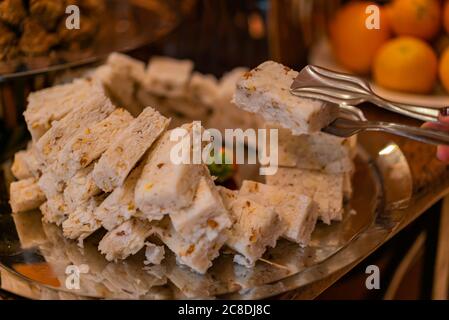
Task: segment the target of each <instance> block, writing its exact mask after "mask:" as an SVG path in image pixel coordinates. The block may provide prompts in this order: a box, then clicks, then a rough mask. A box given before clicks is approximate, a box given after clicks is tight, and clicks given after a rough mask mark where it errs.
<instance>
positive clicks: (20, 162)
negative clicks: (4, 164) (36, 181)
mask: <svg viewBox="0 0 449 320" xmlns="http://www.w3.org/2000/svg"><path fill="white" fill-rule="evenodd" d="M29 153H30V152H29V151H28V150H22V151H19V152H17V153H16V154H15V155H14V161H13V163H12V166H11V172H12V174H13V175H14V177H15V178H16V179H17V180H22V179H28V178H32V177H33V174H32V173H31V171H30V169H29V168H28V164H27V160H26V159H27V158H28V156H29Z"/></svg>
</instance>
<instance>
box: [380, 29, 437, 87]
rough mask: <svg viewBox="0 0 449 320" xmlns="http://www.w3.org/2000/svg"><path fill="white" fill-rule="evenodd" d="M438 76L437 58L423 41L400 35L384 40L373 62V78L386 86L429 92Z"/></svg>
mask: <svg viewBox="0 0 449 320" xmlns="http://www.w3.org/2000/svg"><path fill="white" fill-rule="evenodd" d="M437 75H438V58H437V56H436V54H435V52H434V51H433V49H432V47H430V46H429V45H428V44H427V43H426V42H424V41H422V40H420V39H417V38H412V37H399V38H396V39H393V40H391V41H389V42H387V43H386V44H385V45H384V46H383V47H382V48H381V49H380V50H379V52H378V54H377V55H376V58H375V59H374V64H373V78H374V81H375V82H376V83H377V84H378V85H380V86H382V87H384V88H387V89H392V90H397V91H403V92H410V93H429V92H430V91H432V89H433V88H434V86H435V83H436V80H437Z"/></svg>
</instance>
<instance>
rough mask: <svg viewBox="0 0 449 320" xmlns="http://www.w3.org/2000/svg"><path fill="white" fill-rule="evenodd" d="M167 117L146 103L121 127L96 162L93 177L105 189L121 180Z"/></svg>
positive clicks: (115, 186) (122, 180)
mask: <svg viewBox="0 0 449 320" xmlns="http://www.w3.org/2000/svg"><path fill="white" fill-rule="evenodd" d="M169 122H170V120H169V119H167V118H165V117H163V116H161V115H160V114H159V112H157V111H155V110H154V109H152V108H150V107H148V108H146V109H145V110H144V111H142V113H141V114H140V115H139V116H138V117H137V118H136V119H134V120H133V121H131V123H130V124H129V126H128V127H126V128H125V129H124V130H122V131H121V132H120V133H119V134H118V135H117V136H116V137H115V140H114V141H113V142H112V143H111V144H110V146H109V148H108V149H107V150H106V152H105V153H103V155H102V156H101V158H100V160H99V161H98V163H97V164H96V165H95V169H94V172H93V178H94V180H95V182H96V184H97V185H98V186H99V187H100V189H102V190H103V191H105V192H111V191H112V190H113V189H114V188H117V187H119V186H121V185H122V184H123V182H124V181H125V179H126V177H127V176H128V174H129V173H130V172H131V170H132V169H133V168H134V166H135V165H136V164H137V162H138V161H139V160H140V159H141V158H142V156H143V155H144V154H145V152H146V151H147V150H148V149H149V148H150V147H151V145H152V144H153V142H154V141H155V140H156V139H157V138H158V137H159V135H160V134H161V133H162V132H163V131H164V130H165V129H166V128H167V126H168V124H169Z"/></svg>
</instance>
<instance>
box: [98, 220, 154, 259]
mask: <svg viewBox="0 0 449 320" xmlns="http://www.w3.org/2000/svg"><path fill="white" fill-rule="evenodd" d="M154 232H155V228H154V226H152V225H151V224H150V223H149V222H147V221H142V220H139V219H136V218H133V219H130V220H127V221H125V222H123V223H122V224H121V225H119V226H118V227H116V228H115V229H113V230H111V231H109V232H108V233H107V234H106V235H105V236H104V237H103V239H101V241H100V243H99V245H98V249H99V250H100V252H101V253H102V254H104V255H105V256H106V260H108V261H117V260H124V259H126V258H127V257H129V256H130V255H134V254H136V253H137V252H139V251H140V250H141V249H142V248H143V247H144V246H145V240H146V239H147V238H148V237H149V236H150V235H152V234H153V233H154Z"/></svg>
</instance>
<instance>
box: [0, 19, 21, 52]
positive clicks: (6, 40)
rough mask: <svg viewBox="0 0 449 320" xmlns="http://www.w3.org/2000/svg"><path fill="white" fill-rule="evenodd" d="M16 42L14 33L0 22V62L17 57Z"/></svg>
mask: <svg viewBox="0 0 449 320" xmlns="http://www.w3.org/2000/svg"><path fill="white" fill-rule="evenodd" d="M16 42H17V38H16V35H15V33H14V32H12V31H11V29H9V28H8V27H7V26H6V25H5V24H3V23H2V22H0V61H3V60H8V59H10V58H14V57H15V56H16V55H17V47H16Z"/></svg>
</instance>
